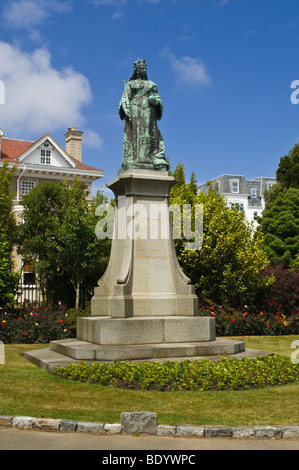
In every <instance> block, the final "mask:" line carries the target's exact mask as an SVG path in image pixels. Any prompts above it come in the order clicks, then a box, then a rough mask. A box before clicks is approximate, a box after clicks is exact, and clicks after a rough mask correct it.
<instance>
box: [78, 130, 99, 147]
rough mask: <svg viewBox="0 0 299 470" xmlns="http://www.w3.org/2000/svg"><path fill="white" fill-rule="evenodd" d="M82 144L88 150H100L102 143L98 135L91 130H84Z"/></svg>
mask: <svg viewBox="0 0 299 470" xmlns="http://www.w3.org/2000/svg"><path fill="white" fill-rule="evenodd" d="M83 144H84V145H86V147H89V148H98V149H99V148H101V146H102V144H103V141H102V139H101V137H100V136H99V134H98V133H97V132H95V131H92V130H91V129H85V130H84V136H83Z"/></svg>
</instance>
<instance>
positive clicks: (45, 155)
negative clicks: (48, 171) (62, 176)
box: [40, 149, 52, 165]
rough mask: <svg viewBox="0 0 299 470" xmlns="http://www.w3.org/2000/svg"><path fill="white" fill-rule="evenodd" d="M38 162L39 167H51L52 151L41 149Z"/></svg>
mask: <svg viewBox="0 0 299 470" xmlns="http://www.w3.org/2000/svg"><path fill="white" fill-rule="evenodd" d="M40 162H41V165H51V163H52V150H50V149H41V151H40Z"/></svg>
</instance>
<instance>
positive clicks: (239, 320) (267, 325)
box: [200, 300, 299, 336]
mask: <svg viewBox="0 0 299 470" xmlns="http://www.w3.org/2000/svg"><path fill="white" fill-rule="evenodd" d="M200 315H201V316H209V317H210V316H213V317H215V319H216V335H217V336H251V335H255V336H265V335H268V336H279V335H297V334H299V311H298V309H297V310H289V309H287V308H285V307H284V306H283V305H282V304H280V303H278V302H277V301H275V300H271V301H270V302H268V305H267V306H266V308H265V309H263V310H256V308H253V307H247V306H245V307H244V309H243V310H242V311H235V310H233V309H228V308H223V307H221V306H216V307H211V306H209V305H208V306H206V305H202V307H201V308H200Z"/></svg>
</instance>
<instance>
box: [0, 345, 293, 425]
mask: <svg viewBox="0 0 299 470" xmlns="http://www.w3.org/2000/svg"><path fill="white" fill-rule="evenodd" d="M242 339H243V340H245V342H246V347H247V348H254V349H262V350H266V351H272V352H274V353H276V354H283V355H286V356H290V355H291V353H292V352H293V350H292V349H291V343H292V341H294V340H299V336H281V337H270V336H269V337H268V336H267V337H245V338H242ZM42 347H48V346H47V345H6V346H5V361H6V363H5V365H0V415H9V416H20V415H22V416H33V417H47V418H65V419H74V420H77V421H94V422H109V423H113V422H120V413H121V412H122V411H153V412H156V413H157V414H158V422H159V423H160V424H173V425H175V424H176V425H178V424H190V425H216V424H217V425H226V426H235V425H242V426H246V425H247V426H253V425H265V424H268V425H286V424H299V400H298V394H299V382H297V383H293V384H291V385H284V386H279V387H268V388H265V389H255V390H246V391H225V392H185V391H179V392H157V391H154V392H153V391H147V392H142V391H136V390H122V389H115V388H112V387H104V386H100V385H93V384H87V383H79V382H71V381H67V380H62V379H58V378H57V377H54V376H51V375H50V374H48V373H47V372H46V371H43V370H40V369H38V368H37V367H35V366H33V365H32V364H30V363H29V362H28V361H26V360H25V359H24V358H23V356H22V355H23V353H24V352H25V351H26V350H32V349H41V348H42Z"/></svg>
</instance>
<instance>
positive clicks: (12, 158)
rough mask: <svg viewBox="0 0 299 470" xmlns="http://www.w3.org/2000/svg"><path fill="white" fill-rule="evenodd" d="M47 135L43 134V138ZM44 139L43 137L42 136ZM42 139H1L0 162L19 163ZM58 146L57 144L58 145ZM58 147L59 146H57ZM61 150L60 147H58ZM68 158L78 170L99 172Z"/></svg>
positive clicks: (72, 158)
mask: <svg viewBox="0 0 299 470" xmlns="http://www.w3.org/2000/svg"><path fill="white" fill-rule="evenodd" d="M46 135H48V134H45V136H46ZM42 137H44V136H42ZM42 137H40V138H39V139H38V140H37V141H35V142H33V141H27V140H18V139H8V138H5V137H3V138H2V139H1V154H0V162H9V163H21V162H20V161H19V160H18V158H19V157H20V156H21V155H22V154H23V153H24V152H26V151H27V150H29V149H30V147H32V146H34V144H35V143H36V142H38V141H40V140H42ZM58 146H59V144H58ZM59 147H60V146H59ZM60 148H61V147H60ZM62 150H63V151H64V152H66V151H65V150H64V149H62ZM67 155H68V157H69V158H70V159H71V160H72V161H73V162H74V163H75V165H76V168H77V169H78V170H89V171H101V170H99V169H98V168H94V167H92V166H89V165H85V164H84V163H82V162H80V161H79V160H76V159H75V158H74V157H72V156H71V155H69V154H67Z"/></svg>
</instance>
